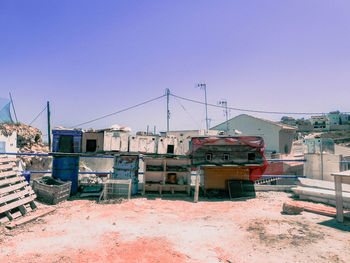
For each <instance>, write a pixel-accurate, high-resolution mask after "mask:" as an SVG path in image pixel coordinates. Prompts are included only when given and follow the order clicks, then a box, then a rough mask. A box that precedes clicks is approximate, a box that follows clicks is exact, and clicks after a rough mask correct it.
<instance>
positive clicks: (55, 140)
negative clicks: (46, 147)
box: [52, 130, 83, 153]
mask: <svg viewBox="0 0 350 263" xmlns="http://www.w3.org/2000/svg"><path fill="white" fill-rule="evenodd" d="M82 135H83V132H82V131H76V130H52V152H61V149H60V140H61V137H63V136H70V137H71V145H70V147H69V148H71V149H70V151H64V152H71V153H80V152H81V139H82Z"/></svg>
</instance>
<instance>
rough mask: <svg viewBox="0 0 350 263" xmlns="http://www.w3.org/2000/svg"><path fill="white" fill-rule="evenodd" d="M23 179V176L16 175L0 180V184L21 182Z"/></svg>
mask: <svg viewBox="0 0 350 263" xmlns="http://www.w3.org/2000/svg"><path fill="white" fill-rule="evenodd" d="M23 181H24V177H23V176H16V177H13V178H8V179H5V180H0V186H3V185H7V184H14V183H17V182H23Z"/></svg>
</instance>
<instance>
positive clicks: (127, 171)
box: [113, 154, 139, 195]
mask: <svg viewBox="0 0 350 263" xmlns="http://www.w3.org/2000/svg"><path fill="white" fill-rule="evenodd" d="M113 168H114V172H113V178H114V179H131V180H132V183H131V194H132V195H135V194H137V192H138V182H139V179H138V176H139V155H138V154H125V155H124V154H120V155H116V156H115V158H114V166H113Z"/></svg>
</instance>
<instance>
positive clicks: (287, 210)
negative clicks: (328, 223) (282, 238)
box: [282, 202, 304, 215]
mask: <svg viewBox="0 0 350 263" xmlns="http://www.w3.org/2000/svg"><path fill="white" fill-rule="evenodd" d="M302 211H304V208H303V207H300V206H295V205H292V204H290V203H287V202H285V203H283V207H282V213H284V214H287V215H298V214H300V213H301V212H302Z"/></svg>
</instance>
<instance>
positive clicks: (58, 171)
mask: <svg viewBox="0 0 350 263" xmlns="http://www.w3.org/2000/svg"><path fill="white" fill-rule="evenodd" d="M78 174H79V156H71V155H59V156H58V155H53V161H52V177H53V178H58V179H60V180H62V181H65V182H66V181H70V182H72V186H71V194H75V193H77V192H78Z"/></svg>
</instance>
